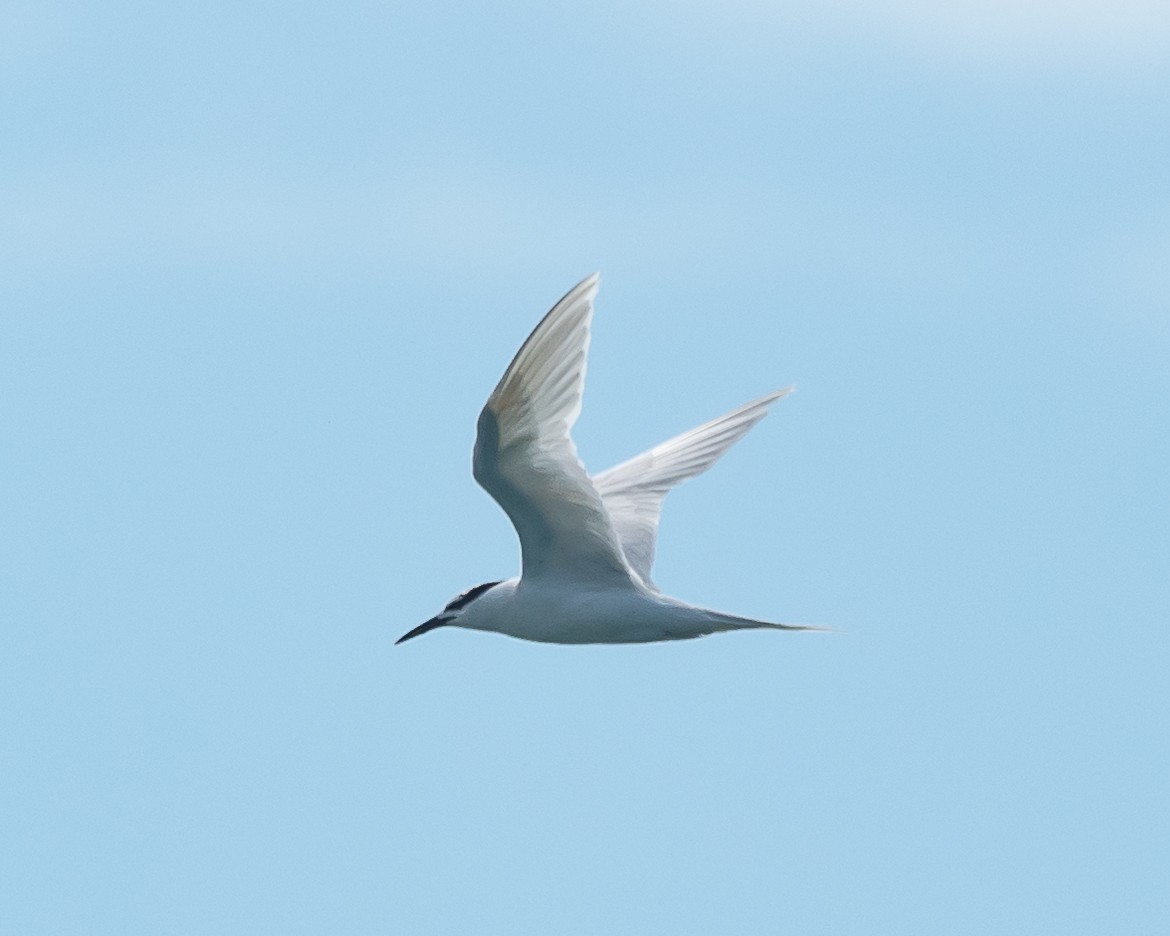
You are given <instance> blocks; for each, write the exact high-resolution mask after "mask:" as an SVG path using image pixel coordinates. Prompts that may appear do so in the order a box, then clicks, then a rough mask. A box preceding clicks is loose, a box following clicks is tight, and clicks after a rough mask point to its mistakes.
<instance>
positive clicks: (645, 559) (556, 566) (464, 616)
mask: <svg viewBox="0 0 1170 936" xmlns="http://www.w3.org/2000/svg"><path fill="white" fill-rule="evenodd" d="M597 289H598V276H597V275H596V274H595V275H593V276H591V277H589V278H588V279H585V280H583V281H582V282H580V283H579V284H577V285H576V286H575V287H574V288H573V289H571V290H570V291H569V292H568V293H567V294H566V295H565V296H564V298H563V299H561V300H560V302H558V303H557V304H556V305H555V306H553V308H552V309H551V310H550V311H549V312H548V314H547V315H545V317H544V318H543V319H542V320H541V321H540V324H538V325H537V326H536V328H535V329H534V330H533V332H532V334H531V335H529V336H528V339H527V340H526V341H525V342H524V344H523V345H522V346H521V348H520V350H519V351H518V352H517V353H516V356H515V357H514V358H513V359H512V363H511V364H510V365H509V366H508V369H507V370H506V371H505V372H504V376H503V377H502V378H501V379H500V382H499V383H498V384H497V385H496V388H495V390H494V391H493V392H492V394H491V396H490V397H489V398H488V401H487V404H486V405H485V406H484V408H483V410H482V411H481V413H480V416H479V423H478V426H477V434H476V440H475V453H474V457H473V461H472V471H473V474H474V475H475V479H476V480H477V481H478V482H479V483H480V484H481V485H482V486H483V488H484V489H485V490H486V491H487V492H488V493H489V494H491V496H492V497H493V498H495V500H496V501H497V502H498V503H499V505H500V506H501V507H502V508H503V509H504V511H505V512H506V513H507V514H508V517H509V518H510V519H511V521H512V524H513V526H514V527H515V528H516V533H517V535H518V536H519V538H520V551H521V565H522V574H521V576H520V577H519V578H515V579H509V580H508V581H505V582H487V583H484V584H483V585H480V586H476V587H475V588H473V589H470V590H468V591H467V592H465V593H464V594H463V595H461V596H460V597H459V598H457V599H456V600H454V601H452V602H451V603H449V604H448V605H447V606H446V607H445V608H444V609H443V611H442V612H440V614H438V615H437V616H436V617H434V618H432V619H431V620H429V621H427V622H426V623H425V624H422V625H420V626H419V627H416V628H415V629H414V630H412V631H410V632H409V633H408V634H406V635H405V636H403V637H402V638H401V640H400V641H399V642H401V641H402V640H407V639H409V638H411V637H415V636H418V635H419V634H424V633H426V632H428V631H430V630H433V629H434V628H436V627H440V626H442V625H445V624H450V625H454V626H459V627H468V628H472V629H474V630H487V631H496V632H499V633H504V634H510V635H512V636H514V637H522V638H525V639H528V640H539V641H547V642H552V643H631V642H645V641H655V640H677V639H682V638H687V637H698V636H701V635H703V634H711V633H715V632H716V631H726V630H740V629H745V628H759V627H767V628H775V629H780V630H807V629H810V628H807V627H805V626H802V625H792V624H775V623H772V622H769V621H758V620H755V619H752V618H743V617H738V616H736V615H730V614H724V613H722V612H719V611H712V610H709V609H706V608H698V607H695V606H693V605H688V604H686V603H684V602H681V601H678V600H677V599H674V598H669V597H667V596H665V595H662V594H660V593H659V592H658V590H657V588H656V587H655V586H654V585H653V583H652V582H651V579H650V569H651V566H652V565H653V561H654V544H655V539H656V538H657V533H658V521H659V516H660V514H661V510H662V501H663V498H664V497H665V496H666V494H667V492H668V491H669V490H670V489H671V488H672V487H674V486H675V485H677V484H679V483H681V482H683V481H685V480H687V479H688V478H692V477H694V476H695V475H697V474H699V473H701V472H703V471H706V470H707V469H708V468H709V467H711V465H712V464H714V462H715V461H716V460H717V459H718V458H719V457H720V456H721V455H722V454H723V453H724V452H726V451H727V449H728V448H730V447H731V446H732V445H733V444H734V443H735V442H736V441H737V440H739V439H741V438H743V436H744V435H745V434H746V433H747V432H748V430H749V429H751V427H752V426H754V425H755V424H756V423H757V422H759V421H760V420H761V419H762V418H763V417H764V414H765V413H766V412H767V410H768V407H769V406H770V405H771V404H772V403H774V402H776V400H778V399H780V398H781V397H783V396H784V395H785V394H787V393H788V392H789V390H787V389H786V390H779V391H777V392H775V393H771V394H768V395H767V396H764V397H760V398H759V399H758V400H754V401H752V402H751V403H748V404H746V405H744V406H741V407H739V408H738V409H735V410H732V411H731V412H730V413H727V414H725V415H723V416H720V417H719V418H718V419H714V420H712V421H711V422H708V423H704V424H703V425H701V426H698V427H697V428H695V429H691V430H690V431H689V432H684V433H682V434H681V435H678V436H675V437H674V438H673V439H670V440H669V441H667V442H663V443H662V444H661V445H657V446H655V447H654V448H652V449H650V450H649V451H646V452H643V453H642V454H641V455H638V456H637V457H635V458H631V459H630V460H629V461H625V462H622V463H621V464H620V465H616V466H614V467H613V468H610V469H609V470H608V471H603V472H602V473H601V474H599V475H597V476H596V477H594V478H590V477H589V475H588V473H587V472H586V471H585V466H584V465H582V463H581V459H580V458H579V457H578V456H577V448H576V446H575V445H574V444H573V439H572V435H571V430H572V428H573V424H574V423H575V422H576V421H577V416H578V415H579V414H580V412H581V395H582V390H583V387H584V382H585V365H586V356H587V354H588V350H589V334H590V324H591V322H592V318H593V299H594V297H595V296H596V294H597Z"/></svg>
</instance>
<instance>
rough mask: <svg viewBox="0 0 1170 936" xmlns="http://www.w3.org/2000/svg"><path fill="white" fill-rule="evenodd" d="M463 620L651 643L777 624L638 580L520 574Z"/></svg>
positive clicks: (500, 628) (542, 635)
mask: <svg viewBox="0 0 1170 936" xmlns="http://www.w3.org/2000/svg"><path fill="white" fill-rule="evenodd" d="M472 607H474V609H475V610H474V613H472V612H471V608H472ZM453 623H454V622H453ZM458 624H459V625H460V626H461V627H469V628H472V629H473V630H484V631H495V632H498V633H502V634H509V635H511V636H513V637H521V638H523V639H525V640H535V641H539V642H541V643H565V644H589V643H650V642H652V641H658V640H683V639H685V638H688V637H701V636H703V635H704V634H711V633H715V632H716V631H720V630H730V629H733V628H738V627H769V626H772V625H769V624H766V623H764V622H758V621H749V620H746V619H744V618H734V617H732V616H730V615H723V614H720V613H719V612H717V611H708V610H706V609H704V608H696V607H694V606H692V605H688V604H685V603H684V602H681V601H676V600H675V599H673V598H669V597H667V596H665V595H661V594H658V593H657V592H654V591H652V590H650V589H648V588H646V587H645V586H644V585H641V584H639V583H636V582H631V583H630V585H629V586H626V587H622V586H614V585H611V584H605V583H595V582H580V583H575V584H574V585H573V586H571V587H566V586H565V585H564V584H561V583H555V582H554V583H549V582H541V581H536V582H525V581H523V580H522V579H521V578H513V579H508V580H507V581H506V582H499V583H497V584H495V585H493V586H492V587H491V588H490V589H488V590H487V591H485V592H484V593H483V594H482V595H481V596H480V597H478V598H476V599H475V602H474V604H473V605H471V606H469V607H468V609H467V613H466V614H465V615H463V616H462V617H461V619H460V620H459V621H458Z"/></svg>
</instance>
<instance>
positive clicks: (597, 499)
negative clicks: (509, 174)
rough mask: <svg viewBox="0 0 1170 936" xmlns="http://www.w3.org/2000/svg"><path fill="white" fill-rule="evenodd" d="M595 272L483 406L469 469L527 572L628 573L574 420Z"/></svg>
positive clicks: (546, 322) (598, 577)
mask: <svg viewBox="0 0 1170 936" xmlns="http://www.w3.org/2000/svg"><path fill="white" fill-rule="evenodd" d="M597 287H598V277H597V275H596V274H594V275H593V276H591V277H589V278H588V279H586V280H583V281H582V282H580V283H578V284H577V285H576V286H574V287H573V289H571V290H570V291H569V292H568V294H566V295H565V297H564V298H563V299H561V301H560V302H558V303H557V304H556V305H555V306H553V308H552V309H551V310H550V311H549V313H548V314H547V315H546V316H545V317H544V318H543V319H542V320H541V322H540V324H539V325H537V326H536V328H535V329H534V330H533V332H532V334H531V335H529V336H528V340H527V341H525V342H524V344H523V346H522V347H521V348H520V350H519V351H518V352H517V353H516V357H515V358H513V360H512V363H511V364H510V365H509V366H508V369H507V371H505V373H504V376H503V378H501V380H500V382H499V384H497V385H496V389H495V390H494V391H493V393H492V395H491V396H490V397H489V398H488V401H487V405H486V406H484V408H483V411H482V412H481V413H480V416H479V424H478V428H477V434H476V439H475V455H474V459H473V463H472V470H473V473H474V475H475V480H476V481H478V482H479V483H480V484H481V485H482V486H483V488H484V489H485V490H486V491H487V492H488V493H489V494H491V496H492V497H494V498H495V499H496V502H497V503H499V505H500V506H501V507H503V508H504V511H505V512H506V513H507V514H508V517H509V518H510V519H511V520H512V525H513V526H514V527H515V528H516V533H517V535H518V536H519V537H520V552H521V558H522V561H523V577H524V578H526V579H531V578H533V577H544V576H555V577H558V578H570V579H576V580H583V581H589V582H599V583H600V582H622V583H626V584H628V583H629V582H630V579H631V575H630V570H629V566H627V564H626V561H625V557H624V555H623V553H622V548H621V545H620V544H619V542H618V538H617V534H616V532H615V531H614V528H613V525H612V524H611V522H610V519H609V515H608V514H607V513H606V510H605V506H604V505H603V504H602V500H601V495H600V494H599V493H598V492H597V489H596V488H595V487H594V486H593V482H592V481H590V480H589V475H588V474H587V473H586V471H585V467H584V466H583V465H582V464H581V460H580V459H579V458H578V457H577V449H576V446H574V445H573V439H572V437H571V436H570V434H569V433H570V430H571V429H572V427H573V424H574V423H575V422H576V421H577V416H578V415H579V414H580V412H581V392H582V389H583V388H584V383H585V358H586V354H587V352H588V350H589V325H590V322H591V320H592V318H593V298H594V296H595V295H596V294H597Z"/></svg>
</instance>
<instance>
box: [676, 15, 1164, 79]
mask: <svg viewBox="0 0 1170 936" xmlns="http://www.w3.org/2000/svg"><path fill="white" fill-rule="evenodd" d="M653 2H655V5H656V6H657V7H658V8H659V9H660V10H661V11H662V12H663V13H664V14H665V13H668V12H669V13H677V12H679V11H680V10H681V9H683V8H685V9H686V12H687V13H688V14H689V15H690V16H691V17H694V16H695V15H697V8H696V5H695V4H694V3H693V0H653ZM704 9H707V10H710V11H711V13H712V14H713V15H715V16H717V17H718V22H717V23H715V22H713V23H712V26H713V33H712V34H718V33H720V32H724V31H726V30H727V29H729V28H732V29H735V30H736V31H738V32H740V33H741V35H746V36H748V37H749V39H750V40H752V41H756V42H758V41H761V40H763V41H766V42H772V41H774V40H776V39H777V37H778V34H779V33H783V35H784V37H785V39H786V40H787V41H789V42H797V41H800V40H801V39H802V38H807V37H809V36H812V35H815V34H817V33H821V32H822V31H823V30H825V29H828V30H830V31H832V32H836V33H839V34H844V35H849V34H854V35H860V36H862V37H863V38H865V39H867V40H870V41H873V40H874V39H875V38H877V39H878V40H879V41H880V40H881V39H882V38H883V37H884V39H885V40H887V41H890V42H893V43H895V44H896V45H898V46H902V47H904V48H906V49H908V50H910V51H913V52H914V53H916V54H919V55H923V56H926V57H928V58H931V59H937V60H940V61H943V62H947V63H950V64H956V65H968V64H979V65H981V66H989V65H992V66H1005V67H1020V66H1024V67H1026V66H1028V65H1041V66H1051V65H1053V64H1061V63H1064V64H1079V63H1093V62H1097V63H1112V64H1121V65H1124V66H1132V65H1134V64H1136V63H1135V61H1134V60H1135V59H1138V60H1141V61H1142V62H1144V63H1146V64H1153V65H1155V67H1159V66H1163V65H1164V64H1165V60H1164V57H1160V56H1164V54H1165V53H1166V52H1167V50H1170V3H1168V2H1166V0H1112V2H1111V0H959V2H947V0H942V2H939V0H885V2H869V0H797V2H795V3H788V4H779V3H775V2H772V0H730V2H729V3H726V4H720V5H717V6H715V5H712V6H707V5H704ZM729 20H731V21H732V22H729Z"/></svg>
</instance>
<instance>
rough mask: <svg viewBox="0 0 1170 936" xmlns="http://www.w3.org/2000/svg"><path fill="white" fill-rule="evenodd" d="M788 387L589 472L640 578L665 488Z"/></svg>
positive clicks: (697, 467)
mask: <svg viewBox="0 0 1170 936" xmlns="http://www.w3.org/2000/svg"><path fill="white" fill-rule="evenodd" d="M791 391H792V388H791V387H787V388H785V389H784V390H777V391H776V392H775V393H770V394H768V395H767V396H764V397H760V398H759V399H758V400H753V401H752V402H751V403H747V404H745V405H743V406H741V407H740V408H739V409H735V410H732V411H731V412H730V413H726V414H725V415H723V416H720V417H719V418H718V419H713V420H711V422H708V423H704V424H703V425H701V426H699V427H697V428H695V429H691V430H690V431H689V432H684V433H683V434H682V435H679V436H675V437H674V438H673V439H671V440H669V441H668V442H663V443H662V444H661V445H656V446H655V447H654V448H652V449H650V451H648V452H643V453H642V454H641V455H638V456H637V457H635V458H631V459H630V460H629V461H626V462H622V463H621V464H620V465H616V466H615V467H613V468H610V469H609V470H608V471H603V472H601V474H598V475H595V476H594V477H593V484H594V485H595V487H596V488H597V490H598V491H599V492H600V493H601V497H602V500H603V501H604V502H605V508H606V510H608V511H609V516H610V518H611V521H612V523H613V526H614V528H615V529H616V530H617V534H618V538H619V540H620V541H621V545H622V551H623V553H624V554H625V557H626V561H627V562H628V563H629V564H630V566H631V567H632V568H633V570H634V571H635V572H637V573H638V575H639V576H641V578H642V581H643V582H645V583H646V584H647V585H649V586H651V587H653V584H652V582H651V579H650V567H651V566H652V565H653V564H654V543H655V540H656V539H657V538H658V520H659V517H660V515H661V513H662V501H663V498H665V497H666V493H667V492H668V491H669V490H670V489H671V488H672V487H674V486H675V485H676V484H679V483H681V482H683V481H686V480H687V479H688V478H693V477H694V476H695V475H697V474H702V473H703V472H704V471H706V470H707V469H708V468H710V467H711V466H712V465H713V464H715V462H716V461H717V460H718V458H719V456H720V455H722V454H723V453H724V452H726V451H727V450H728V449H729V448H731V446H732V445H733V444H735V443H736V442H738V441H739V440H740V439H742V438H743V437H744V436H745V435H746V434H747V432H748V430H749V429H751V427H752V426H754V425H755V424H756V423H758V422H759V421H760V420H761V419H763V418H764V415H765V414H766V413H767V412H768V407H769V406H771V405H772V404H773V403H775V402H776V401H777V400H779V399H780V398H781V397H783V396H787V395H788V394H789V393H790V392H791Z"/></svg>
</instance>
